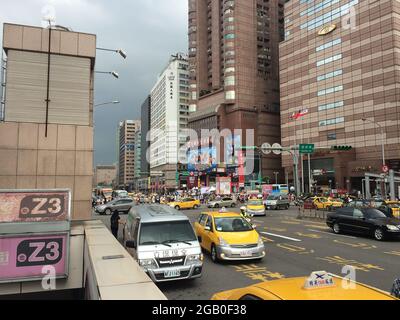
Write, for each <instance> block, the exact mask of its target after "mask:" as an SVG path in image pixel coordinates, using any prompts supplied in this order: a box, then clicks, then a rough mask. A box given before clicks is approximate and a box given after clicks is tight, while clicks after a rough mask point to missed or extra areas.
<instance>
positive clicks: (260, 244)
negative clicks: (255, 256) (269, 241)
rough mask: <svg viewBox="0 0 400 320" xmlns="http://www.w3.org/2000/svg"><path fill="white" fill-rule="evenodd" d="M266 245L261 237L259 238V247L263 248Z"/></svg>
mask: <svg viewBox="0 0 400 320" xmlns="http://www.w3.org/2000/svg"><path fill="white" fill-rule="evenodd" d="M263 245H264V241H263V239H262V238H261V237H258V246H263Z"/></svg>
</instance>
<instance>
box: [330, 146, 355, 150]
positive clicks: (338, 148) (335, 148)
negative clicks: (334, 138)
mask: <svg viewBox="0 0 400 320" xmlns="http://www.w3.org/2000/svg"><path fill="white" fill-rule="evenodd" d="M351 149H353V147H352V146H332V147H331V150H333V151H349V150H351Z"/></svg>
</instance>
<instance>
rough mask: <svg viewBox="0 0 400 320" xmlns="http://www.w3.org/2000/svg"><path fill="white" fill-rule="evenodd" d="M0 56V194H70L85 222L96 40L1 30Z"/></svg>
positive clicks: (74, 209) (59, 32) (33, 30)
mask: <svg viewBox="0 0 400 320" xmlns="http://www.w3.org/2000/svg"><path fill="white" fill-rule="evenodd" d="M49 49H50V50H49ZM3 50H4V51H3V59H4V60H5V62H4V61H3V66H4V70H5V71H6V72H5V73H4V74H3V77H2V78H3V82H4V91H3V96H2V98H3V101H2V106H4V108H3V112H2V113H1V114H2V115H3V117H2V119H1V121H0V189H36V188H70V189H71V190H72V196H73V198H72V200H73V201H72V204H73V207H72V218H73V219H74V220H80V219H89V218H90V217H91V203H90V199H91V186H92V175H93V164H92V162H93V69H94V64H95V57H96V36H95V35H92V34H85V33H78V32H70V31H65V30H57V29H53V30H51V38H50V46H49V29H42V28H38V27H31V26H22V25H14V24H8V23H6V24H4V25H3Z"/></svg>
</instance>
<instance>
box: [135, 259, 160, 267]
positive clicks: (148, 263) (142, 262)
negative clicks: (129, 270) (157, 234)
mask: <svg viewBox="0 0 400 320" xmlns="http://www.w3.org/2000/svg"><path fill="white" fill-rule="evenodd" d="M139 265H140V266H141V267H142V268H143V269H145V270H147V269H151V268H157V264H156V262H155V261H154V259H139Z"/></svg>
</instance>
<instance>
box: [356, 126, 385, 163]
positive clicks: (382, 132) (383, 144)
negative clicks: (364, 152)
mask: <svg viewBox="0 0 400 320" xmlns="http://www.w3.org/2000/svg"><path fill="white" fill-rule="evenodd" d="M361 120H362V121H363V122H369V123H372V124H374V125H376V126H378V127H379V129H380V130H381V144H382V164H383V166H384V165H385V140H384V139H383V135H384V130H383V127H382V126H381V125H380V124H379V123H377V122H375V121H373V120H370V119H366V118H362V119H361Z"/></svg>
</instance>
